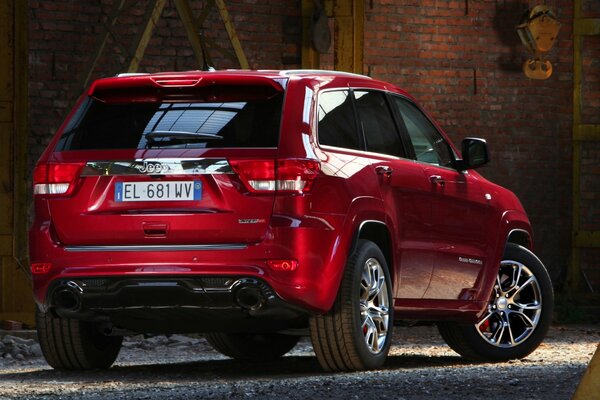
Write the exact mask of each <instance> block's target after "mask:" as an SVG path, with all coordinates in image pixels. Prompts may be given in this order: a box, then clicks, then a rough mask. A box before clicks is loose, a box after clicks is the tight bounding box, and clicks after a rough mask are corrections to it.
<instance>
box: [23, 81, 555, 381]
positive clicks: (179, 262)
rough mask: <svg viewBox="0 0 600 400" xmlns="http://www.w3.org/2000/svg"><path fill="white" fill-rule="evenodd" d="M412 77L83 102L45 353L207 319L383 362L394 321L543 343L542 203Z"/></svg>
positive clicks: (141, 85)
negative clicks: (538, 211) (504, 174)
mask: <svg viewBox="0 0 600 400" xmlns="http://www.w3.org/2000/svg"><path fill="white" fill-rule="evenodd" d="M487 162H488V150H487V146H486V142H485V141H484V140H482V139H476V138H466V139H465V140H464V141H463V142H462V151H461V152H459V151H458V150H457V149H456V148H455V147H454V146H453V145H452V144H451V143H450V141H449V140H448V138H447V137H446V135H445V134H444V133H443V131H442V130H441V129H440V127H439V126H438V125H437V124H436V123H435V122H434V121H433V120H432V119H431V117H429V116H428V115H427V114H426V113H425V112H424V111H423V110H422V109H421V108H420V106H419V105H418V104H417V103H416V102H415V100H414V99H413V98H412V97H411V96H410V95H408V94H407V93H406V92H404V91H403V90H401V89H398V88H397V87H395V86H393V85H391V84H389V83H385V82H380V81H377V80H374V79H370V78H368V77H365V76H360V75H354V74H348V73H341V72H332V71H213V72H198V71H193V72H184V73H161V74H152V75H150V74H125V75H121V76H117V77H114V78H108V79H101V80H98V81H96V82H94V83H93V84H92V86H91V87H90V88H89V90H88V91H87V92H86V93H85V94H84V95H83V96H82V97H81V98H80V100H79V101H78V102H77V105H76V106H75V107H74V109H73V111H72V112H71V114H70V115H69V116H68V117H67V119H66V121H65V122H64V123H63V125H62V126H61V127H60V128H59V130H58V132H57V134H56V136H55V137H54V139H53V140H52V142H51V143H50V145H49V146H48V148H47V149H46V151H45V152H44V154H43V155H42V157H41V158H40V160H39V162H38V164H37V166H36V168H35V172H34V198H35V221H34V223H33V226H32V227H31V231H30V248H31V270H32V275H33V281H34V295H35V300H36V302H37V305H38V313H37V324H38V333H39V338H40V342H41V347H42V350H43V353H44V356H45V357H46V360H47V361H48V363H49V364H50V365H51V366H52V367H54V368H60V369H90V368H107V367H109V366H110V365H111V364H112V363H113V362H114V361H115V359H116V357H117V355H118V353H119V349H120V347H121V342H122V338H123V336H124V335H130V334H137V333H155V334H158V333H163V334H168V333H176V332H178V333H185V332H203V333H205V334H206V337H207V339H208V341H209V342H210V343H211V344H212V345H213V346H214V347H215V348H216V349H217V350H218V351H220V352H221V353H223V354H225V355H228V356H231V357H234V358H243V359H256V360H264V359H269V358H275V357H279V356H282V355H283V354H285V353H286V352H288V351H289V350H290V349H291V348H292V347H294V345H295V344H296V343H297V341H298V339H299V337H300V336H302V335H310V336H311V339H312V343H313V347H314V350H315V353H316V354H317V358H318V360H319V362H320V364H321V366H322V367H323V368H324V369H325V370H330V371H343V370H360V369H370V368H378V367H380V366H381V365H382V364H383V362H384V361H385V358H386V356H387V353H388V350H389V348H390V341H391V337H392V329H393V325H394V322H395V321H410V320H413V321H435V322H437V323H438V326H439V330H440V332H441V334H442V336H443V337H444V339H445V340H446V342H448V344H449V345H450V346H451V347H452V348H453V349H454V350H456V351H457V352H458V353H460V354H462V355H463V356H465V357H468V358H471V359H484V360H507V359H512V358H520V357H525V356H526V355H528V354H529V353H530V352H532V351H533V350H534V349H535V348H536V347H537V346H538V345H539V344H540V342H541V341H542V339H543V337H544V335H545V334H546V332H547V329H548V326H549V324H550V320H551V316H552V308H553V293H552V285H551V282H550V279H549V277H548V274H547V272H546V270H545V268H544V266H543V264H542V263H541V262H540V260H539V259H538V258H537V257H536V256H535V255H534V254H533V253H532V252H531V250H532V236H531V227H530V224H529V221H528V219H527V215H526V214H525V211H524V210H523V207H522V206H521V204H520V203H519V200H518V199H517V198H516V197H515V195H514V194H512V193H511V192H510V191H508V190H506V189H504V188H502V187H499V186H497V185H495V184H493V183H490V182H489V181H487V180H485V179H484V178H483V177H482V176H481V175H479V174H478V173H476V172H475V171H474V170H473V169H474V168H477V167H479V166H481V165H484V164H485V163H487Z"/></svg>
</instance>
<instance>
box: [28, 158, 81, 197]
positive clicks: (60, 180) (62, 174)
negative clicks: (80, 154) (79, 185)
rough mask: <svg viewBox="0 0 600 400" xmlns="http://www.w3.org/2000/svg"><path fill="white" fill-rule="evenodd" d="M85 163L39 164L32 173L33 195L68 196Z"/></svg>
mask: <svg viewBox="0 0 600 400" xmlns="http://www.w3.org/2000/svg"><path fill="white" fill-rule="evenodd" d="M84 165H85V163H48V164H39V165H38V166H36V167H35V171H34V172H33V194H39V195H63V196H64V195H68V194H70V193H71V192H72V191H73V186H74V182H75V180H76V179H77V178H78V177H79V172H80V171H81V169H82V168H83V166H84Z"/></svg>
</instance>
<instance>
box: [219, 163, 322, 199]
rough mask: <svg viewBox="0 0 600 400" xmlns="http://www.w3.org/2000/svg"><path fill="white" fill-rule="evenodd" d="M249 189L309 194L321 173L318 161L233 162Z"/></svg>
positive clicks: (259, 191) (258, 191)
mask: <svg viewBox="0 0 600 400" xmlns="http://www.w3.org/2000/svg"><path fill="white" fill-rule="evenodd" d="M229 164H230V165H231V167H232V168H233V170H234V171H235V172H236V173H237V174H238V175H239V177H240V179H241V180H242V181H243V182H244V184H245V185H246V188H247V189H248V190H249V191H251V192H254V193H270V192H275V191H276V192H278V193H306V192H308V191H310V189H311V187H312V183H313V181H314V179H315V178H316V177H317V175H318V174H319V172H320V171H321V164H320V163H319V162H318V161H316V160H307V159H296V158H292V159H280V160H229Z"/></svg>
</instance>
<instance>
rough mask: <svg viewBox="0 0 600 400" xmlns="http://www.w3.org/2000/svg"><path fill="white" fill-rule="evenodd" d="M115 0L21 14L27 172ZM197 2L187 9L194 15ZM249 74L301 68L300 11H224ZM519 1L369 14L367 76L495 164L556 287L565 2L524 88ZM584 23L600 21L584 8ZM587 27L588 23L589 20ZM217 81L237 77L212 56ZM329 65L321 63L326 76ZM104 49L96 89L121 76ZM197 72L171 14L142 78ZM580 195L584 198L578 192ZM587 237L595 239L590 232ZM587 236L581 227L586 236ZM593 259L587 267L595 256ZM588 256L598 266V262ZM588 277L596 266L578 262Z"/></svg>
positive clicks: (563, 252)
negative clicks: (480, 143) (26, 23)
mask: <svg viewBox="0 0 600 400" xmlns="http://www.w3.org/2000/svg"><path fill="white" fill-rule="evenodd" d="M116 2H117V1H116V0H55V1H51V2H50V1H36V0H30V1H29V4H30V14H31V15H30V62H31V66H30V72H29V74H30V93H29V95H30V103H31V112H30V131H31V135H30V138H29V143H30V154H29V155H30V163H29V165H30V167H31V166H32V165H33V163H34V162H35V160H36V159H37V157H38V156H39V154H40V153H41V151H42V150H43V149H44V147H45V146H46V144H47V142H48V141H49V140H50V138H51V136H52V134H53V133H54V131H55V129H56V128H57V126H58V125H59V123H60V121H61V120H62V118H64V116H65V114H66V112H67V110H68V108H69V107H70V106H71V104H72V103H73V101H74V99H75V98H76V96H77V95H79V94H80V92H81V90H82V89H81V87H79V86H78V84H77V83H78V82H80V81H81V77H82V75H83V74H85V73H86V72H87V70H88V69H89V67H88V66H89V64H90V58H91V56H92V53H93V51H94V49H95V48H96V46H97V43H98V38H99V37H100V36H101V34H102V33H103V32H104V27H103V25H102V24H103V23H106V22H107V21H108V14H110V13H111V10H112V9H113V7H114V3H116ZM148 3H149V1H148V0H142V1H139V2H138V3H137V4H138V5H137V6H135V7H133V8H130V9H129V10H127V11H126V12H124V13H123V15H122V17H121V18H120V19H119V20H118V21H117V24H116V25H115V28H114V29H115V32H117V34H118V35H119V37H121V38H122V39H123V40H122V43H123V45H124V46H125V47H126V48H128V47H129V46H130V43H131V39H132V38H133V37H134V36H135V34H136V32H137V29H139V25H140V24H141V21H142V19H143V13H144V8H145V7H144V6H145V5H147V4H148ZM205 3H206V2H205V1H204V0H193V1H192V4H193V6H194V8H195V11H196V15H198V14H199V11H200V9H201V8H203V7H204V6H205ZM226 3H227V6H228V9H229V12H230V14H231V16H232V19H233V22H234V24H235V28H236V30H237V33H238V36H239V38H240V41H241V43H242V46H243V48H244V50H245V53H246V56H247V58H248V60H249V62H250V65H251V67H255V68H295V67H298V66H299V63H300V60H299V54H300V41H301V21H300V13H301V7H300V1H299V0H285V1H282V0H260V1H259V0H227V1H226ZM529 3H532V2H530V1H529V2H528V1H524V0H523V1H515V0H504V1H498V0H477V1H473V0H471V1H463V0H460V1H458V0H419V1H417V0H402V1H400V0H395V1H394V0H369V1H365V9H366V17H365V36H364V40H365V46H364V48H365V55H364V63H365V64H364V70H365V73H369V74H370V75H372V76H373V77H376V78H380V79H383V80H387V81H390V82H393V83H396V84H397V85H399V86H401V87H403V88H405V89H407V90H408V91H409V92H411V93H412V94H413V95H415V96H416V97H417V98H418V99H419V100H420V101H421V102H422V103H423V105H424V106H425V107H426V108H427V109H428V110H429V111H430V112H431V113H432V114H433V115H434V117H435V118H436V119H438V121H439V122H440V123H441V125H442V126H443V127H444V128H445V129H446V131H447V132H448V134H449V135H450V136H451V137H452V139H453V140H454V141H455V142H456V143H458V142H460V140H461V139H462V138H463V137H465V136H481V137H485V138H487V139H488V142H489V145H490V148H491V152H492V154H491V155H492V163H491V165H490V166H488V167H485V168H484V169H483V170H482V172H483V174H484V175H485V176H486V177H488V178H489V179H491V180H492V181H494V182H497V183H499V184H501V185H503V186H506V187H508V188H510V189H512V190H513V191H514V192H516V193H517V195H518V196H519V197H520V199H521V200H522V202H523V204H524V206H525V208H526V209H527V211H528V213H529V215H530V218H531V220H532V223H533V226H534V230H535V232H534V233H535V245H536V248H537V252H538V254H539V255H540V256H541V258H542V259H543V260H544V261H545V263H546V264H547V265H548V266H549V268H550V270H551V274H552V275H553V278H554V279H555V280H557V281H560V279H562V276H561V273H562V272H563V271H564V268H565V267H566V265H567V263H568V259H569V255H570V243H571V241H570V233H571V204H572V197H571V192H572V188H571V184H572V180H571V132H572V125H571V111H572V104H571V98H572V54H573V47H572V17H573V5H572V2H571V1H561V2H558V1H554V2H550V5H551V6H553V7H555V9H556V11H557V13H558V18H559V20H560V21H561V23H562V29H561V33H560V35H559V37H558V41H557V43H556V45H555V48H554V49H553V50H552V51H551V53H550V54H549V55H548V58H549V59H550V60H551V62H552V64H553V66H554V74H553V76H552V77H551V78H550V79H548V80H546V81H533V80H529V79H527V78H526V77H525V76H524V75H523V73H522V71H521V65H522V63H523V61H524V60H525V59H526V58H527V57H528V56H529V55H528V54H527V53H526V51H525V49H524V48H523V46H522V45H521V44H520V42H519V39H518V36H517V34H516V31H515V26H516V25H517V24H518V23H519V20H520V18H521V15H522V14H523V12H524V11H525V9H526V8H527V7H528V5H529ZM585 4H586V6H585V7H586V13H587V14H586V15H588V16H589V14H595V13H598V12H600V8H599V7H598V5H597V4H598V2H597V1H596V0H588V1H587V2H585ZM592 16H593V15H592ZM202 33H203V34H204V35H205V36H206V37H207V38H209V39H211V40H213V41H215V42H217V43H219V44H221V45H222V46H223V47H225V48H226V49H227V50H228V51H230V52H231V51H232V49H231V46H230V44H229V41H228V39H227V35H226V32H225V30H224V28H223V25H222V23H221V21H220V18H219V16H218V13H217V12H216V10H213V11H212V12H211V14H210V15H209V17H208V19H207V21H206V23H205V24H204V29H203V31H202ZM598 39H600V38H586V49H587V50H586V52H587V53H585V54H586V55H585V57H586V61H585V68H586V70H585V74H586V76H587V77H588V78H587V79H588V80H587V81H586V82H587V83H586V86H585V88H584V95H585V97H586V99H588V100H589V101H588V102H587V103H586V104H587V106H586V109H585V110H584V115H585V116H586V118H588V119H589V121H587V122H589V123H592V122H598V119H599V118H600V117H598V116H599V115H600V110H599V108H600V104H599V103H600V98H599V97H598V93H600V87H599V86H598V85H599V84H600V78H599V73H598V71H599V70H600V68H599V65H598V59H599V57H598V54H599V53H598V51H600V44H599V43H600V41H599V40H598ZM211 56H212V57H213V59H214V64H215V66H216V67H218V68H232V67H237V64H236V63H235V62H232V61H230V60H229V59H227V58H226V57H224V56H223V55H222V54H221V53H220V52H219V51H216V50H212V51H211ZM327 60H329V64H330V63H331V60H332V57H331V55H330V56H329V58H327V57H323V61H324V62H325V64H327ZM126 61H127V60H126V57H125V56H124V54H123V52H122V50H121V49H120V48H119V46H118V45H117V44H115V42H114V40H113V39H112V38H110V39H109V41H108V44H107V50H106V51H105V53H104V55H103V56H102V57H101V59H100V60H99V63H98V67H97V68H96V69H95V70H94V71H93V74H92V76H93V77H94V78H95V77H100V76H107V75H113V74H114V73H116V72H119V71H123V70H125V69H126V68H127V63H126ZM194 68H198V66H197V65H195V61H194V57H193V55H192V51H191V49H190V47H189V45H188V42H187V38H186V35H185V31H184V29H183V27H182V25H181V22H180V21H179V19H178V17H177V14H176V11H175V8H174V5H173V4H172V2H171V1H169V2H167V6H166V9H165V11H164V13H163V16H162V18H161V20H160V22H159V24H158V26H157V30H156V32H155V35H154V37H153V38H152V40H151V42H150V44H149V47H148V50H147V52H146V57H145V58H144V60H143V62H142V64H141V70H143V71H148V72H154V71H164V70H186V69H194ZM584 158H585V160H584V162H586V163H588V164H586V165H590V168H589V169H588V170H586V172H585V174H586V175H585V176H584V177H582V181H584V182H588V183H589V188H590V190H588V192H589V197H588V198H586V200H585V201H587V202H588V203H586V204H585V209H586V211H585V212H586V213H587V214H585V215H583V214H582V217H583V219H585V223H586V224H588V225H590V224H591V225H590V226H589V227H588V228H590V229H592V228H593V229H600V217H599V216H598V207H596V206H595V203H597V199H598V198H599V196H600V195H599V194H598V193H600V190H598V182H599V179H598V175H599V174H600V172H599V171H598V167H597V166H596V165H597V160H598V148H597V145H596V147H593V146H591V147H589V149H588V150H586V153H585V154H584ZM586 187H588V186H586ZM592 225H593V226H592ZM586 226H587V225H586ZM590 254H592V253H590ZM594 254H595V253H594ZM584 258H585V260H586V263H587V264H589V265H591V266H588V267H586V268H587V269H588V270H589V271H597V270H599V268H598V266H597V258H596V257H594V256H593V255H591V256H587V255H586V256H585V257H584Z"/></svg>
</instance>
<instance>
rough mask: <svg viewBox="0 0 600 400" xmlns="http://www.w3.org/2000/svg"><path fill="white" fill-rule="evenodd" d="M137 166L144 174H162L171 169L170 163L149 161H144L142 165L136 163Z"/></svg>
mask: <svg viewBox="0 0 600 400" xmlns="http://www.w3.org/2000/svg"><path fill="white" fill-rule="evenodd" d="M135 168H136V169H137V170H138V171H140V172H141V173H142V174H161V173H167V172H169V171H170V170H171V167H170V166H169V164H162V163H159V162H148V161H144V163H143V164H142V165H136V166H135Z"/></svg>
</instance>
